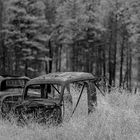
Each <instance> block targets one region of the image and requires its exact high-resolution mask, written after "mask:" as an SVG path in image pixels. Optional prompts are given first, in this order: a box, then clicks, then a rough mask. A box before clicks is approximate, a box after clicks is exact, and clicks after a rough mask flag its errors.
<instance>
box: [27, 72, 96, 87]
mask: <svg viewBox="0 0 140 140" xmlns="http://www.w3.org/2000/svg"><path fill="white" fill-rule="evenodd" d="M94 79H96V78H95V77H94V76H93V75H92V74H91V73H86V72H56V73H49V74H46V75H42V76H39V77H36V78H34V79H31V80H30V81H28V82H27V86H28V85H32V84H45V83H56V84H67V83H70V82H77V81H83V80H94Z"/></svg>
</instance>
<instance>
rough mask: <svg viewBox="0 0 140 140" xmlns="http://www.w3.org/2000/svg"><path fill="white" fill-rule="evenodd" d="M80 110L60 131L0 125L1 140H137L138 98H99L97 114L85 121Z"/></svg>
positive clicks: (114, 95)
mask: <svg viewBox="0 0 140 140" xmlns="http://www.w3.org/2000/svg"><path fill="white" fill-rule="evenodd" d="M79 108H80V109H79V110H80V113H77V114H76V115H74V116H73V118H72V119H71V120H70V121H69V122H64V123H63V124H62V126H59V127H49V128H48V127H47V126H39V125H37V124H30V125H29V126H25V127H19V126H16V125H15V124H10V123H8V122H4V121H0V140H140V95H138V94H136V95H129V94H128V93H127V92H122V93H120V92H118V91H114V92H113V93H111V94H109V95H106V97H103V96H101V95H100V94H98V107H97V110H96V111H95V112H94V113H93V114H91V115H90V116H88V117H87V116H86V115H84V113H82V111H83V112H85V108H84V106H83V104H80V105H79Z"/></svg>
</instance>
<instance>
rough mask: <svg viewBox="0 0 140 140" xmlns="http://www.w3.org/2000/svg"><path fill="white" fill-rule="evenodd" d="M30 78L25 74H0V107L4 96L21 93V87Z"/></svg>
mask: <svg viewBox="0 0 140 140" xmlns="http://www.w3.org/2000/svg"><path fill="white" fill-rule="evenodd" d="M29 80H30V78H28V77H26V76H9V75H7V76H5V75H4V76H3V75H2V76H0V107H1V105H2V100H3V98H5V97H6V96H10V95H16V94H20V95H22V92H23V89H24V86H25V84H26V83H27V81H29Z"/></svg>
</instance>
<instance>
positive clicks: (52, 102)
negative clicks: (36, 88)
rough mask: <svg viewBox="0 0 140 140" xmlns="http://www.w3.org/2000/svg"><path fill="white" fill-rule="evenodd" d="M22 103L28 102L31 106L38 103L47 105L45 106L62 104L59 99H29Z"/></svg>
mask: <svg viewBox="0 0 140 140" xmlns="http://www.w3.org/2000/svg"><path fill="white" fill-rule="evenodd" d="M22 104H25V105H26V104H27V105H31V106H37V105H45V106H52V107H53V106H56V105H60V101H59V100H50V99H29V100H24V101H23V102H22Z"/></svg>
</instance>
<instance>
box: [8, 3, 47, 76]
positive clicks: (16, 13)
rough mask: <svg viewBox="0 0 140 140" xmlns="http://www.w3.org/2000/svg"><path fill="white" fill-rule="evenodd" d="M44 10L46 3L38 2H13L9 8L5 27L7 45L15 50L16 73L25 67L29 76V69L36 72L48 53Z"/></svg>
mask: <svg viewBox="0 0 140 140" xmlns="http://www.w3.org/2000/svg"><path fill="white" fill-rule="evenodd" d="M44 8H45V6H44V3H43V2H41V1H38V0H14V1H11V4H10V7H9V8H8V13H9V20H8V23H7V25H5V29H7V31H6V33H7V40H6V44H7V45H8V46H9V49H11V50H13V56H14V62H15V67H14V71H15V72H16V73H18V72H19V70H20V69H21V68H23V67H22V65H24V70H25V75H27V70H28V67H29V66H30V67H31V68H30V69H32V70H34V69H35V67H37V65H39V61H40V59H42V57H43V58H44V56H45V53H46V52H47V49H46V47H45V41H46V36H47V34H46V32H45V28H46V25H47V23H46V19H45V14H44ZM35 65H36V66H35Z"/></svg>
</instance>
